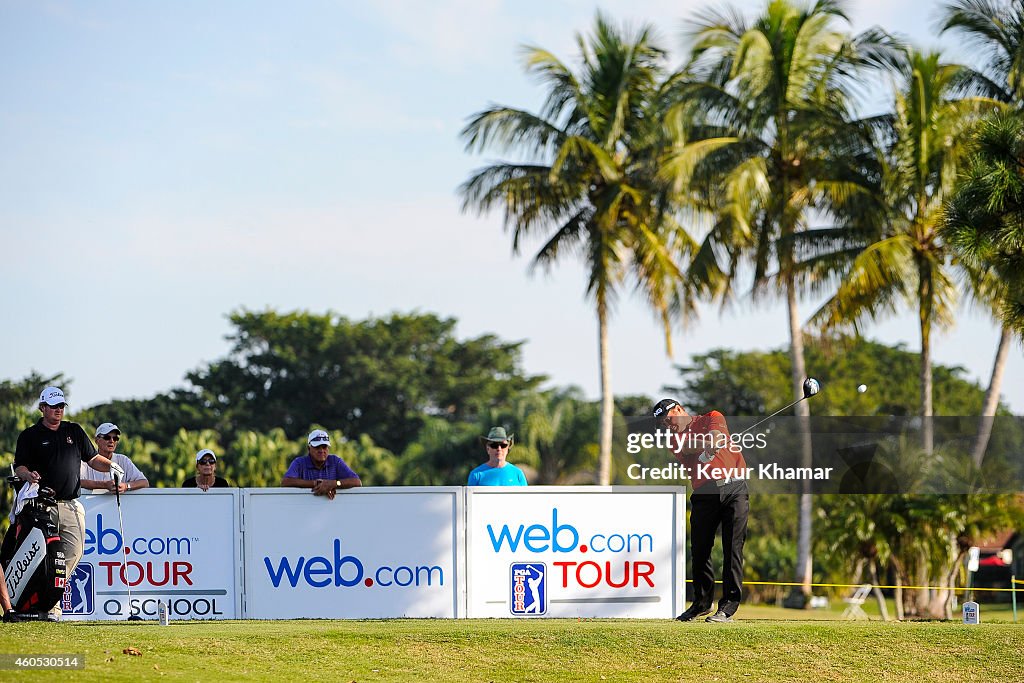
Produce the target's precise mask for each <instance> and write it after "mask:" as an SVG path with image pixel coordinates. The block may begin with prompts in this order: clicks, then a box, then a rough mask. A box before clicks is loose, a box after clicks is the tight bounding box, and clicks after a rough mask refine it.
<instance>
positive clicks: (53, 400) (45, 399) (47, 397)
mask: <svg viewBox="0 0 1024 683" xmlns="http://www.w3.org/2000/svg"><path fill="white" fill-rule="evenodd" d="M67 402H68V401H67V399H66V398H64V392H63V391H61V390H60V388H59V387H46V388H45V389H43V390H42V391H41V392H40V393H39V403H41V404H42V403H45V404H46V405H48V406H55V405H57V404H58V403H67Z"/></svg>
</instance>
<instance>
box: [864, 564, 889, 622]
mask: <svg viewBox="0 0 1024 683" xmlns="http://www.w3.org/2000/svg"><path fill="white" fill-rule="evenodd" d="M868 568H869V569H870V570H871V586H872V588H871V592H872V593H874V595H875V600H877V601H878V613H879V614H881V615H882V621H889V607H888V605H886V604H885V596H884V595H882V589H881V588H879V587H878V586H879V583H880V582H879V580H878V568H877V567H876V566H875V561H874V560H869V564H868Z"/></svg>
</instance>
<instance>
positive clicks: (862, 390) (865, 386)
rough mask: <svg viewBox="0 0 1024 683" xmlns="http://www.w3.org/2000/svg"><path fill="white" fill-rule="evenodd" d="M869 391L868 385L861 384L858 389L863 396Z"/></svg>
mask: <svg viewBox="0 0 1024 683" xmlns="http://www.w3.org/2000/svg"><path fill="white" fill-rule="evenodd" d="M867 390H868V385H867V384H861V385H860V386H859V387H857V391H858V392H860V393H862V394H863V393H864V392H865V391H867Z"/></svg>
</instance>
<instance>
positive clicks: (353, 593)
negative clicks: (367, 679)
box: [242, 486, 508, 619]
mask: <svg viewBox="0 0 1024 683" xmlns="http://www.w3.org/2000/svg"><path fill="white" fill-rule="evenodd" d="M463 497H464V492H463V489H462V488H461V487H440V486H439V487H395V488H391V487H380V488H372V489H370V488H367V489H354V490H349V491H343V492H339V493H338V496H337V497H336V498H335V499H334V500H328V499H326V498H323V497H319V496H313V495H310V493H309V492H308V491H299V490H295V489H247V490H245V492H244V493H243V501H242V509H243V510H244V516H245V543H244V546H245V615H244V616H245V617H246V618H250V619H295V618H321V619H365V618H384V617H418V618H427V617H429V618H454V617H460V616H463V614H462V610H461V609H460V605H461V603H462V601H463V600H464V598H462V597H461V596H463V595H464V588H462V586H463V584H464V581H465V579H464V577H463V576H462V573H463V572H462V570H461V569H459V566H460V564H461V562H460V558H461V557H462V552H463V551H462V540H461V539H462V538H463V534H462V519H463ZM505 571H506V573H507V572H508V569H507V568H506V570H505ZM460 589H461V592H460Z"/></svg>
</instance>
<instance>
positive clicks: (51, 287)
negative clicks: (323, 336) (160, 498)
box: [0, 0, 1024, 413]
mask: <svg viewBox="0 0 1024 683" xmlns="http://www.w3.org/2000/svg"><path fill="white" fill-rule="evenodd" d="M718 4H719V5H720V4H721V3H718ZM704 6H706V5H705V3H690V2H667V1H657V0H631V1H630V2H606V3H602V4H600V5H596V4H594V3H592V2H582V1H579V2H577V1H572V0H568V1H563V2H556V1H550V2H534V1H526V2H523V1H519V2H501V1H498V0H440V1H437V2H427V3H424V2H414V1H412V0H409V1H407V2H397V1H396V2H369V1H366V2H326V1H312V2H296V3H278V2H256V1H247V2H174V3H166V2H138V1H135V2H109V1H103V0H99V1H96V2H88V3H86V2H79V3H70V2H48V1H46V0H42V1H40V2H20V1H12V0H0V92H2V93H3V95H2V98H3V106H0V149H2V150H3V154H2V155H0V247H2V251H3V253H4V254H5V256H6V258H5V260H4V261H5V262H4V266H3V268H0V291H2V292H3V296H2V298H0V314H2V316H3V320H4V321H5V322H6V328H7V329H6V331H5V332H4V333H3V334H2V335H0V378H5V379H6V378H20V377H22V376H24V375H25V374H27V373H28V372H29V371H30V370H33V369H34V370H38V371H39V372H42V373H56V372H65V373H66V374H67V375H68V376H70V377H72V378H73V380H74V382H73V384H72V385H71V387H70V392H69V395H70V398H71V400H72V401H73V403H75V405H76V406H86V405H91V404H94V403H98V402H100V401H105V400H108V399H111V398H128V397H145V396H150V395H152V394H154V393H156V392H158V391H163V390H166V389H169V388H171V387H173V386H180V385H181V384H182V379H183V376H184V374H185V373H186V372H187V371H189V370H191V369H194V368H196V367H198V366H200V365H201V364H203V363H204V362H208V361H212V360H214V359H216V358H218V357H220V356H222V355H224V354H225V353H226V352H227V350H228V343H227V342H226V341H225V340H224V335H225V334H226V333H227V332H228V331H229V328H228V325H227V322H226V318H225V316H226V314H227V313H228V312H230V311H232V310H237V309H239V308H242V307H245V308H249V309H255V310H260V309H264V308H267V307H271V308H275V309H278V310H293V309H306V310H310V311H314V312H324V311H327V310H333V311H335V312H337V313H339V314H342V315H345V316H348V317H350V318H355V319H358V318H363V317H366V316H368V315H385V314H388V313H391V312H394V311H399V312H409V311H425V312H426V311H429V312H436V313H438V314H441V315H444V316H451V317H454V318H456V319H458V321H459V327H458V331H459V334H460V335H462V336H475V335H479V334H484V333H490V332H493V333H495V334H497V335H499V336H500V337H502V338H503V339H508V340H519V339H524V340H528V341H527V344H526V345H525V351H524V359H525V365H526V369H527V370H528V371H530V372H533V373H543V374H547V375H549V376H550V377H551V379H552V382H553V383H554V384H558V385H566V384H576V385H579V386H581V387H583V388H584V390H585V391H586V393H587V394H588V395H590V396H595V397H596V395H597V393H598V375H597V334H596V324H595V321H594V316H593V313H592V311H591V307H590V305H589V304H588V302H586V301H585V300H584V298H583V287H584V277H583V274H582V270H581V269H580V268H579V267H578V266H577V265H575V264H573V263H571V262H566V263H564V264H563V265H561V266H559V267H558V268H557V269H556V270H555V271H553V272H552V273H550V274H548V275H545V274H542V273H541V274H536V275H534V276H531V275H529V274H528V272H527V270H528V269H527V261H526V259H525V258H513V257H512V255H511V249H510V241H509V238H508V236H507V235H506V234H504V233H503V232H502V229H501V225H500V220H499V217H498V216H496V215H492V216H485V217H477V216H475V215H463V214H462V213H460V211H459V202H458V199H457V197H456V193H455V190H456V188H457V187H458V185H459V184H460V183H461V182H462V181H463V180H465V179H466V177H467V176H468V175H469V173H470V172H471V171H472V169H473V168H475V167H478V166H480V165H482V164H483V163H484V162H485V161H486V160H487V157H474V156H469V155H467V154H465V153H464V151H463V148H462V145H461V144H460V143H459V141H458V131H459V130H460V128H461V127H462V126H463V125H464V123H465V120H466V118H467V117H468V116H469V115H471V114H472V113H474V112H476V111H478V110H480V109H483V108H485V107H486V106H488V105H489V104H491V103H494V102H497V103H501V104H507V105H514V106H522V107H532V106H535V105H536V103H537V102H539V100H540V91H539V90H538V89H537V88H536V87H535V85H534V84H533V83H532V82H531V81H530V80H529V79H528V78H527V77H526V76H525V75H524V74H523V72H522V70H521V65H520V62H519V54H520V52H519V46H521V45H522V44H524V43H530V44H535V45H541V46H544V47H546V48H549V49H551V50H552V51H554V52H556V54H558V55H560V56H561V57H563V59H565V60H567V61H568V60H571V59H572V57H573V54H574V51H573V35H574V33H576V32H577V31H585V30H587V29H588V28H589V26H590V25H591V23H592V20H593V16H594V12H595V10H596V9H597V8H598V7H600V8H602V9H603V10H604V11H605V12H606V13H607V14H608V15H609V16H610V17H612V18H613V19H615V20H616V21H620V22H621V21H631V22H633V23H634V25H635V24H638V23H639V22H641V21H649V22H652V23H653V24H654V25H655V26H656V28H657V29H658V31H659V32H660V34H661V38H662V40H661V42H662V44H663V45H664V46H665V47H667V48H669V49H671V51H672V53H673V55H674V56H675V57H676V58H677V59H681V58H682V55H683V54H684V53H683V50H682V48H681V44H682V43H681V39H680V25H681V21H682V20H683V19H684V18H686V17H688V16H690V15H691V14H692V12H693V11H695V10H697V9H699V8H701V7H704ZM736 6H737V7H741V8H753V7H757V6H759V3H754V2H739V3H736ZM936 6H937V3H921V2H911V1H909V0H894V1H891V2H881V1H879V0H871V1H870V2H864V1H862V2H855V3H852V4H850V5H849V9H850V13H851V17H852V19H853V23H854V27H855V28H857V29H862V28H865V27H867V26H869V25H871V24H875V23H877V24H880V25H882V26H884V27H886V28H888V29H890V30H893V31H898V32H901V33H903V34H905V35H908V36H909V37H910V38H911V39H913V40H914V41H915V42H917V43H918V44H920V45H925V46H932V45H937V44H940V41H939V40H938V39H937V38H935V37H934V35H933V33H932V31H931V27H932V26H933V19H934V11H935V8H936ZM941 43H942V44H943V45H945V46H947V47H949V48H952V49H954V50H956V49H957V46H956V45H955V44H954V42H953V40H952V39H944V40H943V41H941ZM812 309H813V302H804V304H803V312H804V313H805V314H806V315H809V314H810V312H811V310H812ZM786 329H787V328H786V322H785V316H784V310H783V309H782V307H781V306H778V305H773V306H768V307H764V306H761V307H758V308H756V309H755V308H754V307H753V306H752V305H750V304H745V303H740V304H738V305H737V306H735V307H733V308H732V309H731V310H729V311H727V312H725V313H724V314H721V315H720V314H719V312H718V311H717V310H708V311H707V312H705V314H704V315H703V317H702V319H701V321H700V322H699V323H698V324H697V325H696V326H694V327H693V328H692V329H690V330H687V331H684V332H681V333H678V334H677V335H676V338H675V347H676V356H675V358H673V359H669V358H667V357H666V356H665V353H664V348H663V344H662V341H661V336H660V332H659V330H658V327H657V325H656V324H655V322H654V320H653V317H652V316H651V314H650V313H649V312H648V311H647V310H646V309H645V308H644V306H643V304H642V303H641V302H640V301H639V300H636V299H634V298H632V297H629V296H624V297H623V298H622V299H621V301H620V303H619V305H618V308H617V310H616V311H615V315H614V318H613V322H612V329H611V331H612V334H611V351H612V382H613V387H614V389H615V391H616V393H619V394H625V393H644V394H649V395H653V394H658V393H660V392H659V387H660V386H661V385H662V384H664V383H672V382H674V381H675V380H676V375H675V373H674V371H673V369H672V366H673V363H685V362H686V361H687V359H688V357H689V354H690V353H693V352H702V351H705V350H707V349H709V348H713V347H716V346H733V347H738V348H743V349H766V348H771V347H777V346H782V345H784V344H786V343H787V339H788V337H787V332H786ZM868 335H869V336H871V337H872V338H875V339H878V340H880V341H883V342H886V343H896V342H904V343H905V344H906V346H907V348H908V349H911V350H916V349H917V348H918V347H919V345H918V342H917V333H916V329H915V322H914V316H913V314H912V313H911V312H909V311H908V312H906V313H905V314H903V315H902V316H901V317H900V318H899V319H896V320H891V321H888V322H885V323H883V324H879V325H875V326H872V327H871V328H870V329H869V330H868ZM996 341H997V333H996V330H995V327H994V326H993V324H992V323H991V322H990V321H989V320H988V319H987V318H985V316H983V315H981V314H976V313H969V312H965V313H963V314H962V315H960V316H959V320H958V323H957V327H956V328H955V329H954V330H952V331H950V332H949V333H944V334H940V335H938V336H937V338H936V339H935V347H934V356H935V359H936V361H937V362H940V363H944V364H954V365H962V366H964V367H965V368H967V370H968V372H969V375H970V376H971V377H973V378H976V379H979V380H980V381H982V383H986V382H987V379H988V373H989V371H990V366H991V362H992V357H993V355H994V353H995V344H996ZM811 372H812V374H813V369H811ZM1003 394H1004V397H1005V398H1006V399H1007V400H1009V402H1010V404H1011V406H1012V407H1013V408H1014V409H1015V412H1018V413H1019V412H1022V411H1024V359H1022V357H1021V352H1020V348H1019V347H1017V348H1015V349H1014V351H1013V353H1012V354H1011V360H1010V363H1009V367H1008V370H1007V375H1006V379H1005V384H1004V391H1003ZM780 400H781V397H780Z"/></svg>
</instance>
